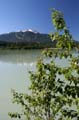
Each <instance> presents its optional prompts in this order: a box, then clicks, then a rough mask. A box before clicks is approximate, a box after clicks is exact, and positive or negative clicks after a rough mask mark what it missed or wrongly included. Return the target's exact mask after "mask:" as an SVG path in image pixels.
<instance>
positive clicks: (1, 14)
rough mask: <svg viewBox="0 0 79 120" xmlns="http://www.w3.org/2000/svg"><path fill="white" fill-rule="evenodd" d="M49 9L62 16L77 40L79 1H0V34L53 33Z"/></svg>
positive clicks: (78, 34) (78, 32)
mask: <svg viewBox="0 0 79 120" xmlns="http://www.w3.org/2000/svg"><path fill="white" fill-rule="evenodd" d="M50 8H55V9H57V10H60V11H61V12H62V13H63V14H64V18H65V20H66V23H67V26H68V28H69V29H70V32H71V33H72V35H73V38H74V39H75V40H79V0H0V34H2V33H8V32H14V31H20V30H27V29H32V30H36V31H38V32H41V33H50V32H54V27H53V24H52V22H51V11H50Z"/></svg>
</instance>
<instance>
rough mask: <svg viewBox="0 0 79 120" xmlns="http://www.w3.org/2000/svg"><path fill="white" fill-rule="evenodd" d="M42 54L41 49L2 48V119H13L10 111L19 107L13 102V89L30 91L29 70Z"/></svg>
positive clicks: (0, 80)
mask: <svg viewBox="0 0 79 120" xmlns="http://www.w3.org/2000/svg"><path fill="white" fill-rule="evenodd" d="M40 54H41V50H0V120H11V119H10V117H9V116H8V112H11V111H12V112H15V111H17V110H18V109H19V108H18V106H17V105H15V104H12V102H11V99H12V94H11V89H15V90H16V91H18V92H26V91H27V92H28V90H27V89H28V85H29V73H28V71H29V70H32V69H34V67H35V63H36V60H37V59H38V58H39V57H40Z"/></svg>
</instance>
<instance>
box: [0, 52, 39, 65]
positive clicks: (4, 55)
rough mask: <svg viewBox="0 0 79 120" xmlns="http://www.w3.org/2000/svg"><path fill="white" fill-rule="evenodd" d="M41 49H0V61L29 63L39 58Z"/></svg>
mask: <svg viewBox="0 0 79 120" xmlns="http://www.w3.org/2000/svg"><path fill="white" fill-rule="evenodd" d="M40 53H41V50H0V61H1V62H9V63H15V64H16V63H31V62H35V61H36V59H37V58H39V54H40Z"/></svg>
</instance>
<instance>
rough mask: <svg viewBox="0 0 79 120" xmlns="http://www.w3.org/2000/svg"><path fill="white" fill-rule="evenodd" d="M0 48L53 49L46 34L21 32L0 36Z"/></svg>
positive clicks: (53, 44) (29, 31)
mask: <svg viewBox="0 0 79 120" xmlns="http://www.w3.org/2000/svg"><path fill="white" fill-rule="evenodd" d="M0 47H1V48H2V47H7V48H12V49H13V48H26V49H27V48H46V47H55V42H52V41H51V39H50V37H49V35H48V34H42V33H39V32H37V31H33V30H31V29H29V30H23V31H19V32H10V33H7V34H2V35H0Z"/></svg>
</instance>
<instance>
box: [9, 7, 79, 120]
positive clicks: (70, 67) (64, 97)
mask: <svg viewBox="0 0 79 120" xmlns="http://www.w3.org/2000/svg"><path fill="white" fill-rule="evenodd" d="M52 22H53V24H54V26H55V28H56V32H55V33H53V34H50V37H51V39H52V40H56V49H45V50H44V51H43V57H41V59H39V60H38V61H37V64H36V71H31V72H30V80H31V85H30V88H29V90H30V91H31V94H27V93H17V92H15V91H14V90H13V102H14V103H17V104H20V105H21V106H22V114H19V113H9V116H10V117H11V118H21V117H22V116H25V119H26V120H73V118H75V119H77V120H78V119H79V57H78V54H77V50H76V46H75V43H74V41H73V38H72V35H71V34H70V32H69V30H68V28H67V26H66V23H65V21H64V18H63V14H62V13H61V12H60V11H57V10H55V9H54V10H53V11H52ZM74 51H75V53H76V54H74ZM57 59H58V60H59V62H57V61H56V60H57ZM62 62H63V63H64V62H66V64H65V63H64V65H62V64H61V63H62Z"/></svg>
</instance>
